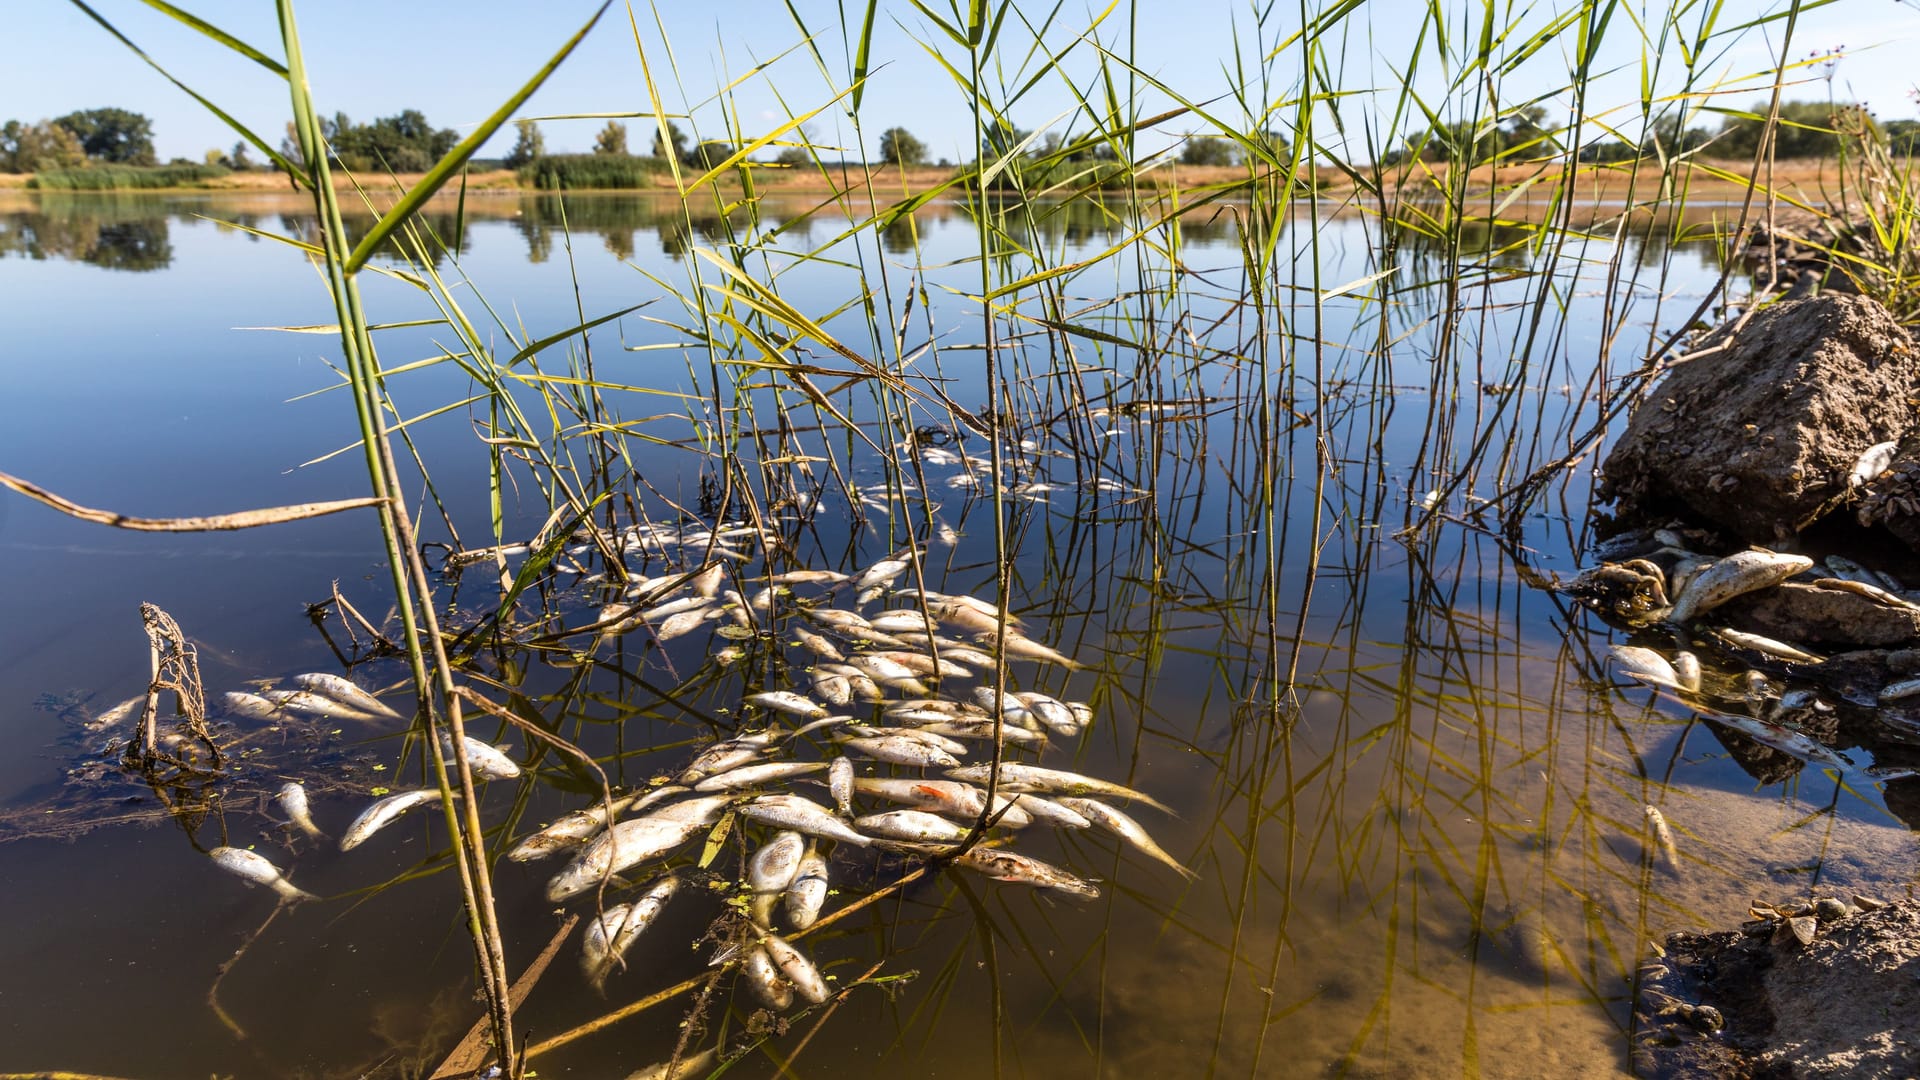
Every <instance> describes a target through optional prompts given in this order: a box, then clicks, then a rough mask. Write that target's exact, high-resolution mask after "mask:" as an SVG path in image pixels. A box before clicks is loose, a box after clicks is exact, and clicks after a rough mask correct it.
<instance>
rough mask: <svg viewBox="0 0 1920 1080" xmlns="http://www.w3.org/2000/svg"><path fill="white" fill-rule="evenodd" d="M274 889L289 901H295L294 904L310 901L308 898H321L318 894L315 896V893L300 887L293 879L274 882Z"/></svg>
mask: <svg viewBox="0 0 1920 1080" xmlns="http://www.w3.org/2000/svg"><path fill="white" fill-rule="evenodd" d="M273 891H274V892H277V893H279V894H280V895H281V897H282V898H284V899H285V900H286V901H287V902H288V903H293V904H299V903H304V902H305V901H308V900H318V899H320V898H319V897H318V896H315V895H314V894H312V893H310V892H308V891H307V890H305V889H303V888H301V887H299V886H298V885H295V884H294V883H293V882H291V881H276V882H274V884H273Z"/></svg>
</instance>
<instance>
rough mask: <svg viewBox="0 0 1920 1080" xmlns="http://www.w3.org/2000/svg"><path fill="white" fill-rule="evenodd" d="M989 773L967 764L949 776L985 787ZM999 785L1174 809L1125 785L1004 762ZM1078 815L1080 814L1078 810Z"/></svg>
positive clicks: (1166, 810)
mask: <svg viewBox="0 0 1920 1080" xmlns="http://www.w3.org/2000/svg"><path fill="white" fill-rule="evenodd" d="M989 771H990V767H989V766H986V765H968V766H966V767H964V768H959V769H948V770H947V775H948V776H949V777H951V778H953V779H955V780H970V781H972V782H973V783H976V784H984V783H986V782H987V775H988V773H989ZM1000 786H1001V788H1003V789H1004V790H1006V791H1009V792H1021V791H1040V792H1064V793H1066V794H1069V795H1109V796H1112V797H1113V798H1116V799H1131V800H1133V801H1135V802H1142V803H1145V804H1147V805H1148V806H1151V807H1153V808H1154V809H1155V810H1158V811H1160V812H1162V813H1165V814H1172V813H1173V808H1172V807H1170V806H1168V805H1167V804H1166V803H1163V802H1161V801H1160V800H1158V799H1156V798H1154V797H1153V796H1151V795H1148V794H1147V793H1145V792H1142V791H1135V790H1133V789H1132V788H1130V787H1126V786H1124V785H1122V784H1115V783H1113V782H1111V781H1107V780H1099V779H1096V778H1094V777H1091V776H1082V775H1080V774H1079V773H1073V772H1066V771H1064V770H1061V769H1048V768H1043V767H1041V766H1039V765H1027V764H1023V763H1021V762H1017V761H1008V762H1002V763H1001V765H1000ZM1075 812H1076V813H1078V811H1075ZM1083 816H1084V815H1083Z"/></svg>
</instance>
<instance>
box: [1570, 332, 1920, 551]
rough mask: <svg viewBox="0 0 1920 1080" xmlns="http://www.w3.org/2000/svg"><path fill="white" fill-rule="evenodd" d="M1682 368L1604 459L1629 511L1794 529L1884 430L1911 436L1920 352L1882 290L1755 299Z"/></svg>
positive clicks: (1737, 526) (1610, 488)
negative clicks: (1884, 302) (1747, 314)
mask: <svg viewBox="0 0 1920 1080" xmlns="http://www.w3.org/2000/svg"><path fill="white" fill-rule="evenodd" d="M1716 345H1722V346H1725V349H1724V350H1723V351H1720V352H1713V353H1708V354H1707V355H1704V356H1699V357H1697V358H1695V359H1693V360H1690V361H1688V362H1686V363H1684V364H1681V365H1680V366H1679V367H1677V368H1675V369H1674V370H1673V372H1672V373H1671V374H1669V375H1668V376H1667V377H1666V379H1665V380H1664V381H1662V382H1661V384H1660V385H1659V386H1658V387H1656V388H1655V389H1654V390H1653V392H1652V393H1651V394H1650V395H1649V396H1648V398H1647V400H1646V401H1644V402H1642V403H1641V405H1640V407H1639V408H1638V409H1637V410H1635V412H1634V414H1633V417H1632V419H1631V420H1630V421H1629V422H1628V424H1627V431H1626V434H1625V435H1623V436H1622V437H1621V439H1620V442H1619V444H1618V445H1617V446H1615V447H1614V449H1613V451H1612V452H1611V453H1610V454H1609V455H1608V456H1607V460H1606V463H1605V464H1604V465H1603V466H1602V468H1601V472H1602V479H1601V484H1600V488H1599V492H1598V494H1599V497H1600V498H1602V499H1606V500H1613V501H1615V502H1616V503H1618V504H1619V509H1620V513H1621V517H1622V518H1626V517H1630V516H1666V515H1671V514H1679V515H1682V516H1686V517H1689V518H1693V519H1700V520H1705V521H1707V522H1710V523H1712V524H1715V525H1718V526H1721V527H1723V528H1725V529H1727V530H1729V531H1731V532H1734V533H1737V534H1738V535H1740V536H1742V537H1744V538H1745V539H1747V540H1749V541H1754V542H1762V543H1764V542H1769V541H1774V540H1777V539H1779V538H1781V537H1790V536H1792V535H1794V534H1796V533H1797V532H1798V531H1799V530H1801V529H1803V528H1805V527H1806V526H1807V525H1809V524H1811V523H1812V522H1813V521H1814V520H1816V519H1817V518H1819V517H1820V516H1821V515H1822V514H1824V513H1826V512H1827V511H1828V510H1829V509H1831V508H1833V507H1835V506H1837V505H1839V504H1840V503H1841V502H1843V501H1844V500H1845V499H1846V498H1847V497H1848V496H1849V495H1850V494H1851V493H1850V490H1849V488H1848V486H1847V477H1848V475H1849V474H1850V473H1851V472H1852V471H1853V467H1854V465H1855V464H1856V463H1857V462H1858V461H1859V460H1860V455H1861V454H1862V453H1864V452H1865V451H1866V450H1867V448H1868V447H1871V446H1873V445H1875V444H1877V443H1881V442H1887V441H1897V440H1901V439H1903V438H1904V437H1905V436H1906V435H1907V433H1908V432H1909V431H1910V430H1912V429H1913V427H1914V419H1913V418H1914V413H1915V409H1914V402H1915V400H1916V399H1920V353H1916V352H1915V351H1914V349H1913V342H1912V339H1911V338H1909V337H1908V335H1907V333H1906V331H1905V330H1902V329H1901V328H1900V327H1899V326H1898V325H1897V324H1895V322H1894V321H1893V317H1892V316H1891V315H1889V314H1888V313H1887V311H1886V309H1885V308H1884V307H1882V306H1881V305H1880V304H1879V303H1878V302H1876V301H1873V300H1869V299H1866V298H1863V297H1858V296H1842V295H1823V296H1820V297H1817V298H1815V299H1810V300H1796V301H1785V302H1782V303H1779V304H1775V305H1774V306H1772V307H1769V308H1767V309H1766V310H1764V311H1761V312H1759V313H1758V314H1756V315H1755V316H1753V318H1752V319H1751V320H1749V321H1748V322H1747V324H1746V326H1745V327H1744V328H1742V329H1741V330H1740V332H1739V333H1738V334H1737V335H1735V334H1733V333H1732V332H1731V328H1722V329H1721V330H1718V331H1715V332H1714V333H1713V334H1711V335H1709V336H1708V337H1707V338H1706V339H1705V340H1704V341H1703V342H1702V345H1701V348H1703V349H1704V348H1712V347H1714V346H1716Z"/></svg>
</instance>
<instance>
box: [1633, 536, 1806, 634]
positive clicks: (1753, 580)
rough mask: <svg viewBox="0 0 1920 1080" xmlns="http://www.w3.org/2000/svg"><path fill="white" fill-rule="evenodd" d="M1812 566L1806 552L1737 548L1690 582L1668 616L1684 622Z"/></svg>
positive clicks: (1675, 601) (1675, 620)
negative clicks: (1802, 553) (1792, 553)
mask: <svg viewBox="0 0 1920 1080" xmlns="http://www.w3.org/2000/svg"><path fill="white" fill-rule="evenodd" d="M1812 566H1813V560H1812V559H1809V558H1807V557H1806V556H1804V555H1782V554H1780V553H1779V552H1774V551H1762V550H1760V549H1757V548H1756V549H1752V550H1748V551H1740V552H1735V553H1734V554H1732V555H1729V556H1727V557H1726V558H1724V559H1721V560H1719V561H1718V562H1715V563H1714V564H1713V565H1712V566H1709V567H1708V568H1707V569H1705V570H1703V571H1701V572H1700V574H1699V576H1697V577H1695V578H1694V579H1693V580H1691V581H1689V582H1687V587H1686V589H1685V590H1684V591H1682V592H1681V593H1680V594H1679V595H1678V596H1676V597H1675V598H1674V601H1673V611H1672V612H1671V613H1669V615H1668V618H1669V619H1670V620H1671V621H1673V622H1676V623H1684V622H1686V621H1688V620H1689V619H1692V618H1694V617H1696V616H1699V615H1704V614H1706V613H1707V612H1709V611H1711V610H1713V609H1714V608H1716V607H1719V606H1720V605H1721V604H1724V603H1726V602H1727V601H1729V600H1731V599H1733V598H1734V597H1736V596H1743V595H1745V594H1747V593H1750V592H1754V591H1756V590H1759V589H1766V588H1771V587H1773V586H1775V585H1778V584H1780V583H1781V582H1783V581H1785V580H1787V579H1788V578H1790V577H1792V576H1793V575H1795V574H1798V573H1800V572H1802V571H1804V570H1808V569H1811V568H1812Z"/></svg>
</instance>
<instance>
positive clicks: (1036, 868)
mask: <svg viewBox="0 0 1920 1080" xmlns="http://www.w3.org/2000/svg"><path fill="white" fill-rule="evenodd" d="M953 862H954V865H956V866H964V867H966V868H967V869H969V870H972V871H973V872H974V873H977V874H982V875H984V876H986V877H988V878H991V879H992V880H994V881H1005V882H1009V883H1011V884H1015V885H1033V886H1035V887H1038V888H1042V889H1055V890H1058V891H1060V892H1065V893H1072V894H1073V895H1075V896H1078V897H1082V898H1084V899H1087V900H1097V899H1099V898H1100V888H1099V886H1097V885H1095V884H1094V883H1093V882H1091V881H1087V880H1086V879H1084V878H1079V877H1075V876H1074V875H1072V874H1069V873H1067V872H1066V871H1065V870H1062V869H1060V868H1059V867H1057V866H1055V865H1053V864H1052V863H1046V862H1041V861H1040V860H1039V859H1036V858H1033V857H1032V856H1029V855H1022V854H1020V853H1018V852H1014V851H1005V850H1000V849H995V848H983V847H977V848H974V849H973V850H971V851H968V852H967V853H966V854H964V855H961V856H958V857H957V858H955V859H954V860H953Z"/></svg>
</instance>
